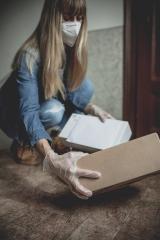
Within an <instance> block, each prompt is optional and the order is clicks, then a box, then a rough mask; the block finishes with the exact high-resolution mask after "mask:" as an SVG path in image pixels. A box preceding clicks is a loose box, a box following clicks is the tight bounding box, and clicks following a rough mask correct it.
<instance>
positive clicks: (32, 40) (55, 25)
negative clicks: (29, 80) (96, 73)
mask: <svg viewBox="0 0 160 240" xmlns="http://www.w3.org/2000/svg"><path fill="white" fill-rule="evenodd" d="M66 12H67V14H68V15H69V16H82V25H81V30H80V33H79V35H78V38H77V40H76V43H75V45H74V47H72V48H68V49H69V50H68V52H69V54H68V56H67V54H66V51H65V46H64V43H63V39H62V32H61V21H62V16H63V14H64V13H66ZM27 49H33V55H34V53H35V52H39V56H40V59H41V66H42V69H41V74H42V75H41V81H42V86H43V88H44V97H45V99H49V98H51V97H53V96H56V94H57V93H58V91H60V93H61V95H62V97H63V99H64V98H65V97H64V82H63V81H62V79H60V76H59V69H60V68H62V67H63V65H64V62H65V61H67V71H66V72H67V74H66V76H65V77H66V79H65V81H66V84H67V87H68V89H69V90H70V91H73V90H75V89H76V88H77V87H78V86H79V85H80V84H81V82H82V80H83V78H84V76H85V74H86V71H87V17H86V1H85V0H45V2H44V6H43V10H42V13H41V17H40V21H39V23H38V26H37V27H36V29H35V30H34V32H33V33H32V35H31V36H30V37H29V38H28V39H27V40H26V41H25V42H24V44H23V45H22V46H21V48H20V49H19V50H18V52H17V54H16V56H15V58H14V60H13V63H12V67H13V68H16V67H17V66H18V59H19V58H20V56H21V54H22V53H23V51H24V50H27ZM27 66H28V68H29V69H30V70H31V71H32V67H33V61H32V60H31V58H30V59H29V61H27Z"/></svg>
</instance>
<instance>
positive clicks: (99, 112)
mask: <svg viewBox="0 0 160 240" xmlns="http://www.w3.org/2000/svg"><path fill="white" fill-rule="evenodd" d="M84 112H85V113H87V114H90V115H93V116H97V117H99V119H100V120H101V121H102V122H105V120H106V119H107V118H113V119H115V118H114V117H113V116H112V115H111V114H110V113H108V112H106V111H104V110H103V109H102V108H100V107H98V106H97V105H95V104H91V103H89V104H88V105H87V106H86V107H85V109H84Z"/></svg>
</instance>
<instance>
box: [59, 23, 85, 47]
mask: <svg viewBox="0 0 160 240" xmlns="http://www.w3.org/2000/svg"><path fill="white" fill-rule="evenodd" d="M80 29H81V22H80V21H74V22H73V21H70V22H69V21H66V22H62V36H63V42H64V43H65V44H67V45H68V46H70V47H73V46H74V44H75V42H76V40H77V37H78V34H79V32H80Z"/></svg>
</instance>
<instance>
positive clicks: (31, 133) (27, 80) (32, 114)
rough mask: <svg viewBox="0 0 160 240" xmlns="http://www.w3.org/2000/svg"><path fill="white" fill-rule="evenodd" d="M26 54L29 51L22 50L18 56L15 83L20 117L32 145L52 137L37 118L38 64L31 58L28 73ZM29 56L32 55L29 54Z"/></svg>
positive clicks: (38, 107) (38, 105)
mask: <svg viewBox="0 0 160 240" xmlns="http://www.w3.org/2000/svg"><path fill="white" fill-rule="evenodd" d="M28 54H30V53H28V52H24V53H23V54H22V55H21V57H20V63H19V67H18V69H17V78H16V85H17V91H18V102H19V114H20V119H21V120H22V122H23V123H24V127H25V130H26V133H27V135H28V139H29V141H30V145H31V146H34V144H36V142H37V141H38V140H40V139H42V138H45V139H48V140H49V142H50V141H52V139H51V137H50V135H49V134H48V132H47V131H46V130H45V128H44V126H43V124H42V122H41V121H40V118H39V109H40V104H39V91H38V86H39V85H38V73H39V65H38V62H37V61H36V59H33V62H34V65H33V72H32V73H30V71H29V69H28V67H27V65H26V60H27V56H28ZM29 57H33V56H31V55H30V56H29ZM33 58H34V57H33Z"/></svg>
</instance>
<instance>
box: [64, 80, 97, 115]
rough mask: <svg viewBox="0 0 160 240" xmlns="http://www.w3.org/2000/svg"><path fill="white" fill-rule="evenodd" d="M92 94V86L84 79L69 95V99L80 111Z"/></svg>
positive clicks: (89, 81)
mask: <svg viewBox="0 0 160 240" xmlns="http://www.w3.org/2000/svg"><path fill="white" fill-rule="evenodd" d="M93 94H94V85H93V83H92V81H91V80H90V79H84V80H83V82H82V83H81V85H80V87H79V88H78V89H77V90H75V91H74V92H72V93H71V94H70V96H69V97H70V99H71V101H72V102H73V104H74V105H75V106H77V107H78V108H79V109H81V110H82V111H83V110H84V108H85V107H86V105H87V104H88V103H89V102H90V100H91V98H92V96H93Z"/></svg>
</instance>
